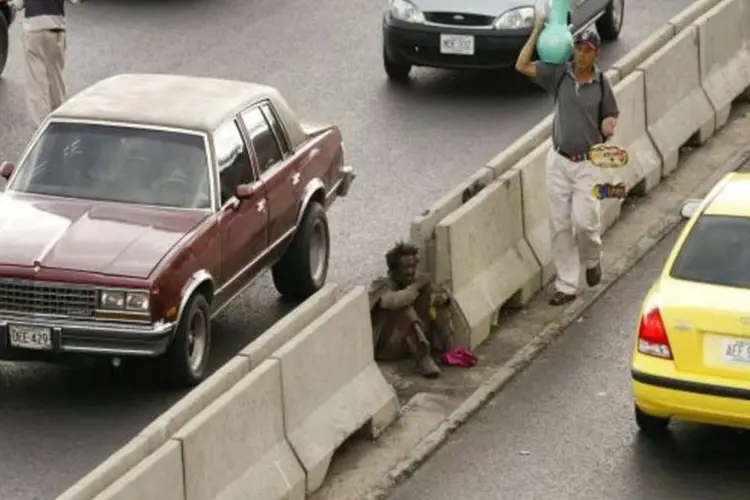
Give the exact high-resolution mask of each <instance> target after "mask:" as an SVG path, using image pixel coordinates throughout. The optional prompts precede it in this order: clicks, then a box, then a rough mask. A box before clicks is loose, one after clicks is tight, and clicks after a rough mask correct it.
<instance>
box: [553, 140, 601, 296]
mask: <svg viewBox="0 0 750 500" xmlns="http://www.w3.org/2000/svg"><path fill="white" fill-rule="evenodd" d="M597 182H599V175H598V172H597V168H596V167H592V166H591V165H590V164H589V162H587V161H583V162H580V163H575V162H572V161H570V160H568V159H567V158H565V157H564V156H561V155H560V154H558V153H557V152H556V151H555V150H554V149H551V150H550V152H549V156H547V203H548V207H549V223H550V233H551V235H552V261H553V262H554V264H555V268H556V271H557V277H556V279H555V288H556V289H557V290H558V291H560V292H563V293H567V294H574V293H576V292H577V290H578V285H579V281H580V276H581V264H583V265H584V266H586V268H590V267H594V266H595V265H596V264H597V263H599V260H600V259H601V257H602V237H601V232H602V226H601V215H600V202H599V200H598V199H596V198H595V197H594V194H593V189H594V185H595V184H596V183H597Z"/></svg>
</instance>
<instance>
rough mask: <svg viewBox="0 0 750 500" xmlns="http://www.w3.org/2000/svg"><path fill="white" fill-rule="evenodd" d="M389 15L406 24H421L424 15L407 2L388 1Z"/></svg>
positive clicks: (401, 0)
mask: <svg viewBox="0 0 750 500" xmlns="http://www.w3.org/2000/svg"><path fill="white" fill-rule="evenodd" d="M390 2H391V15H392V16H393V17H395V18H396V19H399V20H401V21H406V22H407V23H423V22H424V14H422V11H420V10H419V9H418V8H417V6H416V5H414V4H413V3H411V2H410V1H409V0H390Z"/></svg>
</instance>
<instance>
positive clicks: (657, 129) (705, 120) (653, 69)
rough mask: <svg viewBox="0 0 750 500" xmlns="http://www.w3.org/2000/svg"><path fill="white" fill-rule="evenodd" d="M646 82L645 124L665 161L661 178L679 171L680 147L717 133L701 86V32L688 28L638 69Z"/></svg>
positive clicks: (699, 141) (708, 103)
mask: <svg viewBox="0 0 750 500" xmlns="http://www.w3.org/2000/svg"><path fill="white" fill-rule="evenodd" d="M638 69H639V70H641V71H643V73H644V76H645V82H646V123H647V127H648V132H649V134H650V135H651V138H652V139H653V141H654V144H655V145H656V148H657V150H658V151H659V154H660V155H661V158H662V175H663V176H666V175H669V174H670V173H671V172H673V171H674V170H675V169H676V168H677V162H678V160H679V150H680V147H681V146H683V145H684V144H685V143H687V142H690V140H691V139H692V138H695V139H696V140H697V142H698V143H703V142H704V141H705V140H706V139H708V138H709V137H710V136H711V135H712V134H713V132H714V128H715V127H714V109H713V107H712V106H711V103H710V102H709V100H708V97H707V96H706V93H705V92H704V91H703V88H702V87H701V85H700V69H699V58H698V31H697V29H696V28H695V26H689V27H687V28H685V29H684V30H683V31H682V32H680V33H679V34H678V35H677V36H675V37H674V38H673V39H672V40H670V41H669V42H668V43H667V44H666V45H665V46H664V47H662V48H660V49H659V50H658V51H656V53H654V55H652V56H651V57H649V58H648V59H647V60H646V61H645V62H644V63H643V64H641V65H640V66H638Z"/></svg>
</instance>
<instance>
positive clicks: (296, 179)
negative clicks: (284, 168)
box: [292, 172, 300, 186]
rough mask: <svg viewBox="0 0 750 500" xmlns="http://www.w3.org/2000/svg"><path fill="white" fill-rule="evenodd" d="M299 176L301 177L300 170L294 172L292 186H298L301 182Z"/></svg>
mask: <svg viewBox="0 0 750 500" xmlns="http://www.w3.org/2000/svg"><path fill="white" fill-rule="evenodd" d="M299 178H300V173H299V172H295V173H294V174H292V186H296V185H297V184H299Z"/></svg>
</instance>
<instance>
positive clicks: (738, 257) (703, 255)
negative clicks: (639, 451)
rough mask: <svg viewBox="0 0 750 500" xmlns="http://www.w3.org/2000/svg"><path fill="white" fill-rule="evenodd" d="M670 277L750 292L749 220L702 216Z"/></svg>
mask: <svg viewBox="0 0 750 500" xmlns="http://www.w3.org/2000/svg"><path fill="white" fill-rule="evenodd" d="M670 276H671V277H672V278H675V279H681V280H687V281H697V282H700V283H707V284H712V285H722V286H730V287H736V288H750V218H747V217H734V216H725V215H703V216H701V217H700V218H699V219H698V221H697V222H696V223H695V225H694V226H693V228H692V229H691V230H690V233H689V234H688V236H687V238H686V239H685V242H684V243H683V245H682V248H681V249H680V252H679V254H678V255H677V258H676V259H675V261H674V264H673V265H672V269H671V270H670Z"/></svg>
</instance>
